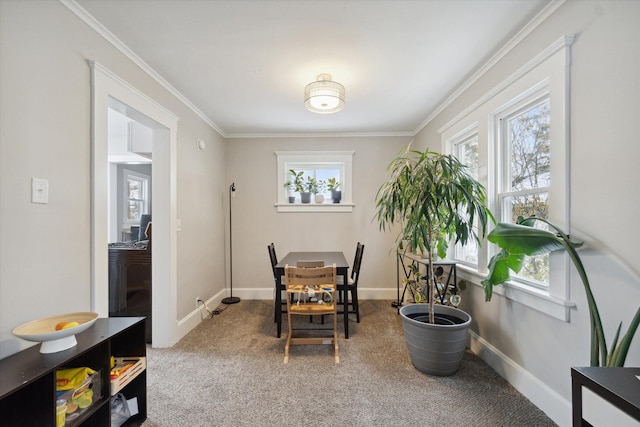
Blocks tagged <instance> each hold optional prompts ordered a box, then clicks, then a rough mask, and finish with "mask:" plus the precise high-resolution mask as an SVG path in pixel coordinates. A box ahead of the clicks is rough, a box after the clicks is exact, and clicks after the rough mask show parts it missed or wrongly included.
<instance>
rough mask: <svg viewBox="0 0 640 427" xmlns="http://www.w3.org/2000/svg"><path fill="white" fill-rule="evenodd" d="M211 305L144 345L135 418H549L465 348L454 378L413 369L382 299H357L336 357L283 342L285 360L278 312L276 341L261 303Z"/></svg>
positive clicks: (184, 422)
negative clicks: (357, 311) (185, 329)
mask: <svg viewBox="0 0 640 427" xmlns="http://www.w3.org/2000/svg"><path fill="white" fill-rule="evenodd" d="M225 307H226V308H225ZM220 308H225V309H224V311H222V313H221V314H219V315H217V316H214V317H213V318H210V319H207V320H205V321H203V322H202V323H201V324H200V325H198V327H196V328H195V329H194V330H193V331H191V332H190V333H189V334H188V335H187V336H185V337H184V338H183V339H182V340H181V341H180V342H179V343H178V344H176V345H175V346H174V347H172V348H169V349H151V348H149V349H148V354H147V358H148V362H147V363H148V373H147V380H148V413H147V415H148V418H147V421H146V422H145V423H144V424H143V426H146V427H156V426H163V427H164V426H210V425H215V426H230V427H231V426H233V427H235V426H302V425H306V426H336V425H345V426H396V425H402V426H439V427H442V426H491V427H496V426H537V427H538V426H554V425H555V424H554V423H553V422H552V421H551V420H550V419H549V418H548V417H547V416H546V415H545V414H544V413H543V412H542V411H540V410H539V409H538V408H537V407H535V406H534V405H533V404H532V403H531V402H530V401H529V400H527V399H526V398H525V397H524V396H522V395H521V394H520V393H518V392H517V391H516V390H515V389H514V388H513V387H512V386H511V385H509V384H508V383H507V382H506V381H505V380H503V379H502V378H501V377H500V376H499V375H497V374H496V373H495V372H494V371H493V370H492V369H491V368H489V367H488V366H487V365H486V364H485V363H484V362H483V361H482V360H480V359H479V358H478V357H477V356H475V355H474V354H472V353H470V352H467V354H466V355H465V358H464V360H463V363H462V367H461V368H460V370H459V371H458V372H457V373H456V374H455V375H453V376H450V377H435V376H429V375H425V374H422V373H420V372H419V371H417V370H416V369H415V368H414V367H413V365H412V364H411V361H410V359H409V355H408V353H407V349H406V345H405V343H404V336H403V332H402V324H401V321H400V318H399V316H398V315H397V314H396V310H395V309H394V308H393V307H391V304H390V301H363V302H362V303H361V322H360V323H359V324H357V323H356V322H355V319H354V320H352V321H351V322H350V324H349V335H350V337H349V339H348V340H345V339H344V338H340V339H339V345H340V363H339V364H335V362H334V358H333V348H332V346H318V345H313V346H295V347H292V349H291V356H290V361H289V364H287V365H285V364H284V363H283V355H284V343H285V339H286V334H287V321H286V315H285V316H284V321H283V334H282V338H281V339H278V338H276V337H275V330H276V325H275V323H273V304H272V302H270V301H248V300H243V301H241V302H240V303H238V304H234V305H231V306H224V305H223V306H221V307H220ZM338 328H339V331H340V334H339V337H342V336H343V335H344V334H343V323H342V321H341V320H339V321H338Z"/></svg>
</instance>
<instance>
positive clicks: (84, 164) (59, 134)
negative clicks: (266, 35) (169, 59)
mask: <svg viewBox="0 0 640 427" xmlns="http://www.w3.org/2000/svg"><path fill="white" fill-rule="evenodd" d="M0 40H1V43H0V67H1V68H0V94H1V97H0V235H1V238H0V357H4V356H6V355H9V354H11V353H14V352H16V351H18V350H19V349H21V348H24V347H26V346H28V345H30V344H28V343H26V342H25V341H22V340H18V339H17V338H16V337H14V336H13V335H12V334H11V330H12V329H13V328H14V327H16V326H18V325H20V324H21V323H24V322H27V321H30V320H33V319H37V318H41V317H45V316H48V315H54V314H60V313H65V312H75V311H88V310H90V309H91V306H90V303H91V295H90V293H91V275H90V215H91V211H90V181H91V170H90V147H91V146H90V101H91V91H90V70H89V66H88V65H87V60H95V61H98V62H100V63H101V64H102V65H103V66H104V67H106V68H108V69H109V70H111V71H112V72H113V73H115V74H116V75H118V76H119V77H120V78H122V79H124V80H125V81H127V82H128V83H130V84H131V85H133V86H134V87H136V88H137V89H138V90H140V91H141V92H143V93H145V94H146V95H147V96H149V97H150V98H152V99H153V100H154V101H156V102H158V103H159V104H161V105H162V106H163V107H165V108H166V109H167V110H169V111H171V112H172V113H173V114H175V115H176V116H178V117H180V121H179V124H178V146H177V169H178V174H177V177H176V178H177V193H178V195H177V212H178V218H180V219H181V220H182V231H181V232H179V233H178V235H177V249H178V251H177V252H178V255H177V258H178V259H177V276H178V279H177V282H178V283H177V313H178V318H179V319H182V318H184V317H185V316H187V315H188V314H190V313H191V312H192V311H193V309H194V299H195V297H196V296H200V297H203V298H205V299H208V298H211V297H213V296H215V295H217V294H218V293H221V291H222V288H223V286H224V275H225V267H224V266H225V250H224V248H225V246H224V229H225V227H224V221H225V216H224V211H223V204H222V199H221V195H222V194H223V192H224V190H225V185H226V184H225V183H224V174H225V167H224V158H225V146H224V142H223V140H222V138H221V137H220V136H219V135H218V134H217V133H216V132H214V131H213V129H212V128H211V127H210V126H209V125H207V124H206V123H205V122H204V121H203V120H202V119H200V118H199V117H198V116H196V115H195V114H194V113H193V112H192V111H191V110H190V109H188V108H187V107H186V106H185V105H184V104H183V103H182V102H180V101H178V99H176V97H175V96H173V95H172V94H171V93H169V92H168V91H167V90H165V89H164V88H162V87H161V86H160V85H159V84H158V83H157V82H156V81H155V80H153V79H152V78H150V77H149V75H148V74H146V73H145V72H143V71H142V70H141V69H140V68H139V67H138V66H137V65H135V64H134V63H133V62H131V61H129V60H128V59H127V58H126V57H125V56H124V55H123V54H122V53H120V52H119V51H118V50H116V49H115V48H114V47H113V46H112V45H111V44H109V43H108V42H107V41H106V40H104V39H103V38H102V37H100V36H99V35H98V34H97V33H96V32H95V31H93V30H91V29H90V28H89V27H88V26H87V25H86V24H84V23H83V22H82V21H81V20H80V19H78V17H76V16H75V15H74V14H73V13H71V12H70V11H69V10H68V9H67V8H66V7H64V6H63V5H62V4H61V3H59V2H57V1H19V2H18V1H2V2H0ZM196 138H202V139H204V140H205V141H207V144H208V146H207V149H206V150H205V151H198V150H197V149H196V145H195V141H196ZM32 177H36V178H45V179H48V180H49V193H50V197H49V203H48V204H46V205H41V204H32V203H30V194H31V189H30V187H31V178H32ZM174 321H175V322H177V321H178V319H174Z"/></svg>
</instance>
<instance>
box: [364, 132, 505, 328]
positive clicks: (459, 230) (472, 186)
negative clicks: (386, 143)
mask: <svg viewBox="0 0 640 427" xmlns="http://www.w3.org/2000/svg"><path fill="white" fill-rule="evenodd" d="M387 170H388V171H390V174H391V177H390V179H389V181H388V182H386V183H384V184H383V185H382V186H381V187H380V189H379V190H378V192H377V194H376V208H377V213H376V216H377V220H378V223H379V226H380V229H381V230H383V231H384V230H386V229H387V228H390V227H391V226H392V225H393V224H400V226H401V229H402V231H401V233H400V234H399V235H398V237H397V239H396V245H397V246H398V248H400V249H401V245H402V241H405V242H406V243H407V244H408V245H410V246H411V247H412V248H413V249H414V250H415V251H419V252H422V253H424V254H427V255H428V259H429V264H428V269H429V274H428V276H429V277H430V278H431V280H429V281H428V283H427V296H428V300H429V323H434V310H433V304H434V300H435V298H434V297H433V290H434V280H433V279H434V278H435V276H434V274H433V273H434V271H433V258H434V256H435V254H436V253H437V254H438V256H440V257H442V258H444V257H445V256H446V252H447V247H448V243H449V242H450V241H454V242H455V243H461V244H463V245H464V244H465V243H467V241H469V239H474V240H476V241H477V242H478V243H479V237H478V232H479V233H480V234H481V235H482V236H483V237H484V235H485V232H486V228H487V222H488V221H489V220H491V221H493V216H492V215H491V212H490V211H489V209H488V208H487V206H486V201H487V197H486V191H485V189H484V187H483V186H482V185H481V184H480V183H479V182H478V181H476V180H475V179H474V178H473V177H472V176H471V174H470V173H469V170H468V167H467V166H465V165H464V164H462V163H461V162H460V161H459V160H458V159H457V158H456V157H454V156H452V155H445V154H441V153H436V152H432V151H429V150H428V149H427V150H425V151H417V150H412V149H411V148H410V145H409V146H407V147H406V148H405V149H404V150H403V151H402V152H401V153H400V154H399V155H398V157H396V158H395V159H394V160H392V162H391V163H390V164H389V166H388V168H387ZM476 230H477V231H476Z"/></svg>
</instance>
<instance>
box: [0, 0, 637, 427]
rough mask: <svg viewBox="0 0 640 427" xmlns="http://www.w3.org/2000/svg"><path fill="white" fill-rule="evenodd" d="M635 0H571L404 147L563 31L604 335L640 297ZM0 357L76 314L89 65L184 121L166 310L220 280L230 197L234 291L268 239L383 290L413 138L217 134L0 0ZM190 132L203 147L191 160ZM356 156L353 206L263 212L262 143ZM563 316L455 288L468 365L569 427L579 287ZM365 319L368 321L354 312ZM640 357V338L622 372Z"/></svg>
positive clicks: (268, 188) (45, 11)
mask: <svg viewBox="0 0 640 427" xmlns="http://www.w3.org/2000/svg"><path fill="white" fill-rule="evenodd" d="M638 18H640V3H639V2H632V1H589V2H586V1H568V2H566V3H565V4H564V5H563V6H562V7H561V8H560V9H559V10H558V11H557V12H556V13H555V14H554V15H553V16H551V17H550V18H549V19H548V20H547V21H546V22H544V23H543V24H542V25H541V26H540V27H539V28H538V29H536V30H535V31H534V33H533V34H532V35H530V36H529V37H527V38H526V39H525V40H524V41H522V42H521V43H520V44H519V45H518V46H517V47H516V48H515V49H514V50H513V51H512V52H510V53H509V54H508V55H507V56H505V57H504V58H503V59H502V60H501V61H500V63H498V64H497V65H496V66H495V67H494V68H493V69H492V70H491V71H490V72H489V73H487V74H486V75H485V76H483V77H482V78H481V79H480V80H479V81H478V82H477V83H476V84H474V85H473V86H472V87H471V88H469V90H468V91H467V92H466V93H465V94H464V95H463V96H462V97H460V98H459V99H457V100H456V101H455V102H453V103H452V104H451V105H450V106H449V107H447V108H446V109H445V110H444V111H443V112H442V113H441V114H440V115H439V116H438V117H436V118H435V119H434V120H433V121H432V122H430V123H429V124H428V125H427V127H425V128H424V129H423V130H422V131H421V132H420V134H419V135H417V136H416V147H426V146H429V147H431V148H434V149H435V148H439V147H440V136H439V135H438V133H437V129H439V128H440V127H441V126H442V125H443V124H444V123H446V122H448V121H449V120H451V118H452V117H454V116H455V115H456V114H457V113H459V112H460V111H462V110H463V109H464V108H465V107H466V106H468V105H469V104H470V103H471V102H473V101H474V100H475V99H476V98H477V97H479V96H481V95H483V94H484V93H486V92H487V91H488V90H490V89H491V88H493V87H494V86H496V85H497V84H498V83H499V82H500V81H502V80H503V79H504V78H505V77H506V76H508V75H510V74H511V73H512V72H513V71H515V70H516V69H517V68H518V67H519V66H521V65H522V64H524V63H525V62H526V61H528V60H529V59H531V58H532V57H533V56H534V55H536V54H537V53H539V52H540V51H542V50H543V49H544V48H546V47H547V46H548V45H550V44H551V43H552V42H554V41H555V40H557V39H558V38H559V37H561V36H563V35H566V34H572V33H575V34H577V35H578V37H577V40H576V42H575V44H574V46H573V48H572V51H573V65H572V87H571V93H572V95H571V100H572V115H571V132H572V145H571V155H572V161H571V179H572V184H571V222H572V227H573V228H572V234H573V235H574V236H575V237H576V238H578V239H582V240H584V241H585V242H586V247H585V249H584V250H582V254H583V257H584V261H585V264H586V268H587V271H588V273H589V275H590V278H591V281H592V286H593V288H594V293H595V294H596V298H597V300H598V302H599V304H600V309H601V314H602V317H603V319H604V322H605V328H606V332H607V334H608V336H609V338H610V339H611V337H612V334H613V330H614V328H615V326H616V325H617V322H618V321H623V322H624V325H625V327H626V325H628V323H629V320H630V319H631V316H632V315H633V312H634V311H635V309H636V308H637V305H638V301H640V268H639V267H638V265H640V252H638V251H637V250H635V249H636V246H637V240H638V239H637V236H638V233H637V226H636V225H635V224H636V222H637V221H636V213H637V212H638V211H639V210H640V197H639V196H638V191H636V188H635V186H636V185H637V184H638V183H639V182H640V168H638V167H636V165H635V163H636V162H637V159H638V158H639V157H640V145H638V144H637V143H636V142H635V141H636V140H637V126H634V123H635V122H636V117H635V116H636V115H637V112H638V111H640V97H639V96H638V93H639V92H640V88H639V86H638V85H639V83H638V82H639V80H638V78H637V76H638V75H640V57H639V56H638V55H637V52H638V40H640V27H639V26H638V25H637V22H638ZM0 40H1V43H0V94H1V97H0V357H4V356H6V355H8V354H11V353H13V352H15V351H17V350H19V349H20V348H23V347H24V346H26V345H27V344H26V343H24V342H22V341H20V340H17V339H16V338H15V337H13V335H12V334H11V330H12V329H13V328H14V327H15V326H17V325H19V324H21V323H23V322H26V321H29V320H32V319H35V318H40V317H43V316H47V315H53V314H58V313H63V312H71V311H85V310H89V309H90V308H91V307H90V267H89V266H90V254H89V252H90V242H89V239H90V178H91V171H90V163H89V159H90V141H89V138H90V124H89V120H90V109H89V106H90V96H91V93H90V82H89V67H88V66H87V64H86V60H87V59H93V60H97V61H98V62H100V63H101V64H102V65H104V66H105V67H106V68H108V69H110V70H111V71H113V72H114V73H116V74H117V75H118V76H120V77H121V78H123V79H124V80H126V81H127V82H129V83H130V84H132V85H133V86H135V87H136V88H137V89H138V90H140V91H142V92H144V93H145V94H147V95H148V96H149V97H151V98H152V99H154V100H155V101H157V102H158V103H160V104H161V105H163V106H164V107H165V108H167V109H168V110H170V111H171V112H172V113H173V114H175V115H177V116H178V117H180V121H179V124H178V126H179V128H178V147H177V156H178V159H177V162H178V176H177V212H178V218H180V219H181V221H182V231H180V232H179V233H178V236H177V241H178V247H177V254H178V255H177V256H178V283H177V295H178V297H177V304H178V307H177V312H178V318H179V319H182V318H184V317H186V316H190V315H192V313H193V301H194V298H195V297H196V296H200V297H203V298H205V299H208V298H214V297H216V296H219V295H220V294H221V291H222V289H223V286H224V284H225V283H227V284H228V271H227V259H226V257H227V253H226V249H225V248H227V247H228V246H227V244H228V241H227V239H228V231H227V230H228V218H227V215H228V205H227V200H228V199H227V198H228V186H229V184H230V183H231V182H235V184H236V187H237V194H236V198H235V199H233V237H234V241H233V248H234V276H233V277H234V294H237V295H239V296H241V297H243V298H271V293H272V282H271V280H272V278H271V271H270V266H269V261H268V257H267V252H266V245H267V244H268V243H270V242H274V243H275V244H276V248H277V250H278V254H279V256H280V257H282V256H284V255H285V254H286V253H287V252H288V251H292V250H308V249H316V250H342V251H344V252H345V253H346V254H348V258H351V256H352V254H353V251H354V250H355V243H356V241H362V242H363V243H365V244H366V245H367V246H366V250H365V256H364V260H363V272H362V277H361V282H360V283H361V286H362V287H363V292H362V296H363V298H367V297H370V298H375V297H379V296H381V295H387V293H388V292H389V291H392V290H394V289H395V280H396V279H395V263H394V258H393V256H391V255H390V254H389V248H390V246H391V242H392V241H393V238H394V236H393V235H392V234H391V233H386V234H383V233H380V232H379V231H378V226H377V224H376V223H375V221H373V218H374V215H375V203H374V197H375V192H376V190H377V188H378V187H379V186H380V184H381V183H382V182H383V181H384V180H385V179H386V176H387V175H386V171H385V168H386V166H387V164H388V163H389V161H390V160H391V158H393V157H394V156H395V154H396V153H397V152H398V150H399V149H400V148H401V147H402V146H404V145H405V144H406V143H407V142H408V141H409V139H410V138H401V137H397V138H392V137H387V138H373V137H372V138H363V137H359V138H265V139H228V140H226V141H223V140H222V138H221V137H220V136H219V135H218V134H217V133H215V132H214V131H213V130H212V128H211V127H210V126H208V125H207V123H205V122H204V121H203V120H201V119H200V118H199V117H198V116H196V115H195V114H194V113H193V112H192V111H191V110H189V109H188V108H187V107H186V106H185V105H184V104H182V103H181V102H179V101H178V100H177V99H176V98H175V97H174V96H173V95H172V94H171V93H169V92H168V91H167V90H165V89H164V88H162V87H161V86H160V85H159V84H158V83H157V82H156V81H154V80H153V79H151V78H150V77H149V76H148V75H147V74H146V73H145V72H143V71H142V70H141V69H140V68H139V67H138V66H137V65H135V64H134V63H132V62H131V61H129V60H128V59H127V58H126V57H125V56H124V55H122V53H120V52H119V51H117V50H116V49H115V48H113V47H112V46H111V45H110V44H108V43H107V42H106V41H105V40H104V39H102V38H101V37H100V36H99V35H97V34H96V33H95V32H93V30H91V29H90V28H89V27H88V26H87V25H85V24H84V23H83V22H81V21H80V20H79V19H78V18H77V17H76V16H74V15H73V14H72V13H71V12H70V11H69V10H67V9H66V8H65V7H64V6H62V5H61V4H60V3H58V2H54V1H47V2H45V1H19V2H18V1H1V2H0ZM197 138H203V139H204V140H205V141H206V142H207V149H206V150H204V151H198V150H197V149H196V146H195V140H196V139H197ZM307 149H308V150H353V151H355V153H356V154H355V157H354V163H353V184H354V203H355V205H356V206H355V208H354V211H353V212H352V213H307V214H293V213H277V212H276V210H275V208H274V206H273V205H274V202H275V199H276V191H277V189H276V188H275V185H276V184H275V183H276V159H275V155H274V151H276V150H282V151H285V150H307ZM32 177H38V178H46V179H48V180H49V183H50V202H49V204H47V205H36V204H31V203H30V180H31V178H32ZM570 298H571V299H572V300H574V301H575V302H576V308H575V309H574V310H573V311H572V313H571V321H570V322H569V323H565V322H562V321H559V320H556V319H554V318H551V317H549V316H546V315H544V314H541V313H540V312H537V311H534V310H531V309H529V308H527V307H524V306H522V305H520V304H518V303H515V302H513V301H509V300H507V299H505V298H504V297H502V296H496V297H494V300H493V301H492V302H490V303H485V302H484V301H483V295H482V290H481V289H480V287H478V286H472V287H471V289H469V290H467V291H465V296H464V299H463V301H464V307H465V308H466V309H468V310H469V311H470V312H471V314H472V316H473V318H474V324H473V331H474V332H475V333H476V334H478V335H479V337H481V338H482V339H483V340H486V343H487V345H485V346H484V347H482V349H481V350H482V356H483V357H484V358H485V359H486V360H488V361H489V362H490V363H491V364H492V365H493V366H494V367H495V368H496V369H497V370H498V371H499V372H501V373H503V374H504V375H505V376H506V377H507V378H509V380H510V381H511V382H512V383H513V384H514V385H516V386H517V387H519V388H520V389H521V390H523V392H524V393H525V394H526V395H527V396H528V397H529V398H530V399H531V400H533V401H534V402H536V403H537V404H538V405H539V406H541V407H542V408H543V409H544V410H545V411H546V412H547V413H550V415H552V416H553V418H554V420H556V421H557V422H559V423H560V424H562V425H565V424H568V417H569V412H568V405H569V402H570V376H569V368H570V366H574V365H587V364H588V362H589V361H588V347H589V338H588V335H589V326H588V325H589V323H588V313H587V309H586V300H585V297H584V292H583V289H582V286H581V284H580V282H579V280H578V279H577V277H575V274H573V275H572V277H571V286H570ZM364 321H366V317H365V318H364ZM638 364H640V339H638V338H636V341H635V342H634V343H633V345H632V348H631V351H630V355H629V358H628V365H638Z"/></svg>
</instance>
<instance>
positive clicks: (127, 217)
mask: <svg viewBox="0 0 640 427" xmlns="http://www.w3.org/2000/svg"><path fill="white" fill-rule="evenodd" d="M124 186H125V189H124V198H125V200H124V201H123V206H124V215H123V223H124V224H138V223H139V222H140V216H141V215H142V214H146V213H148V210H149V177H148V176H146V175H142V174H138V173H135V172H133V171H130V170H127V169H125V170H124Z"/></svg>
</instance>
